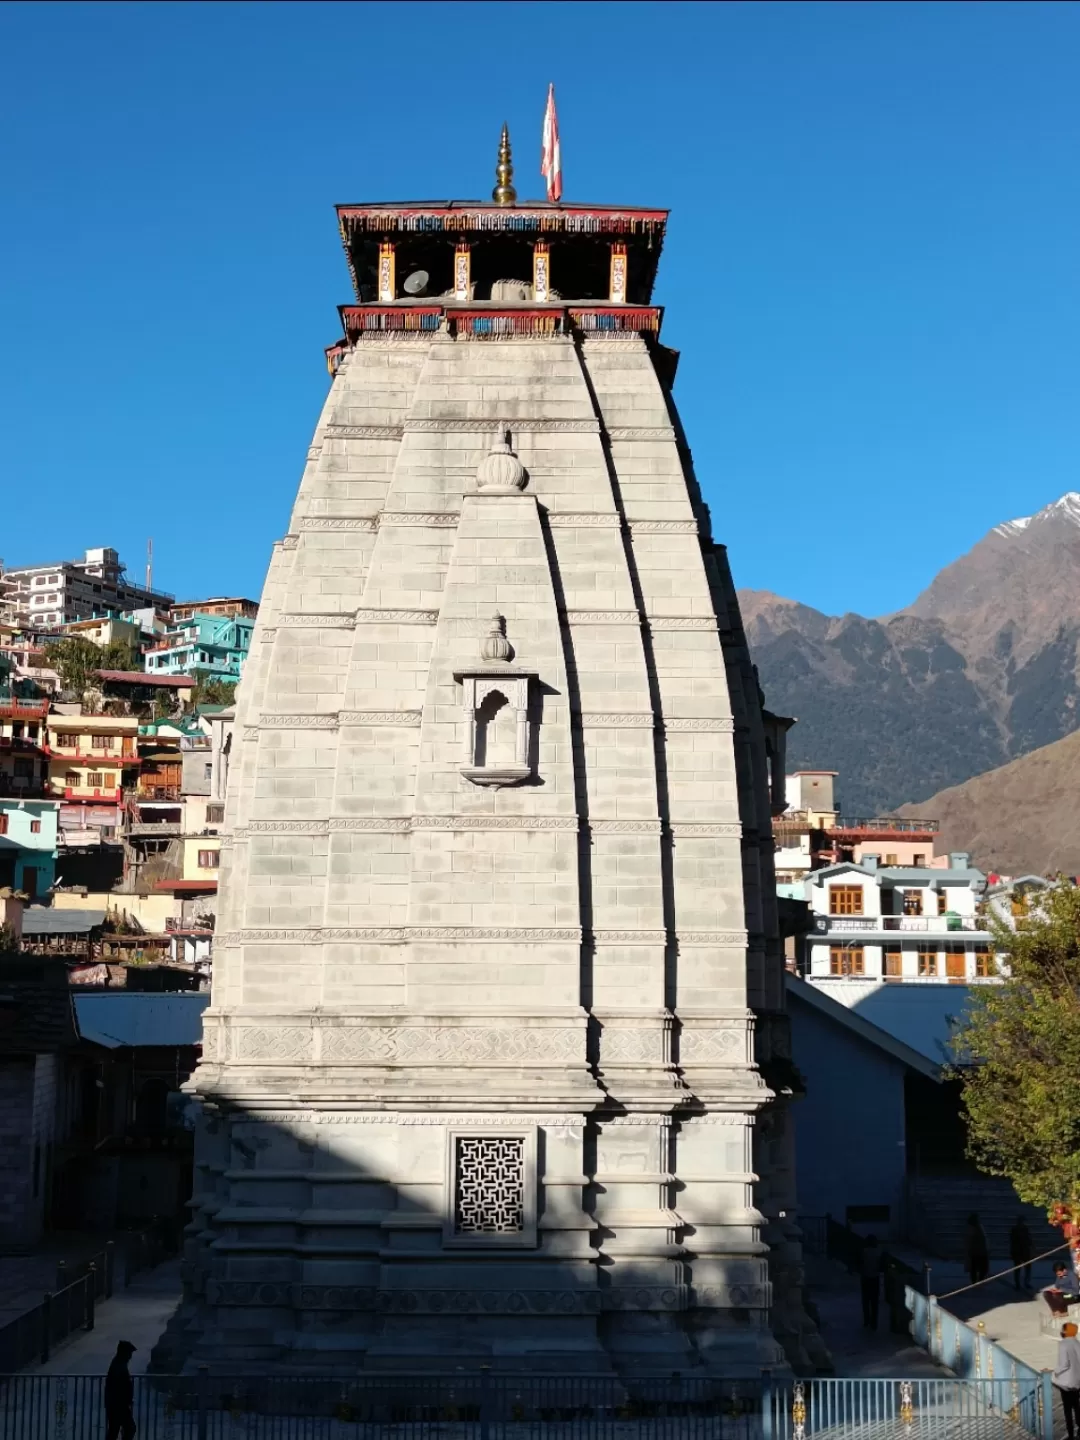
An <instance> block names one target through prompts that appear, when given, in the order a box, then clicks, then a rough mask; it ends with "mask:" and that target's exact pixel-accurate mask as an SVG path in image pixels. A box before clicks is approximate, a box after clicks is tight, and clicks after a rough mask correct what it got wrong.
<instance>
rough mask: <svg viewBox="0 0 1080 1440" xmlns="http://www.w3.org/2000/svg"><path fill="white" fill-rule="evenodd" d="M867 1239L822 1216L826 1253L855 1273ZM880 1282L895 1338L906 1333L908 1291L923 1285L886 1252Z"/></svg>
mask: <svg viewBox="0 0 1080 1440" xmlns="http://www.w3.org/2000/svg"><path fill="white" fill-rule="evenodd" d="M866 1243H867V1242H866V1237H865V1236H864V1235H860V1234H859V1233H858V1231H857V1230H852V1229H851V1227H850V1226H849V1225H841V1224H840V1223H839V1221H837V1220H834V1219H833V1217H832V1216H831V1215H826V1217H825V1253H826V1254H827V1255H828V1257H829V1259H830V1260H838V1261H839V1262H840V1263H841V1264H842V1265H846V1266H847V1268H848V1269H849V1270H850V1271H851V1272H852V1273H853V1274H854V1273H856V1272H857V1271H858V1270H859V1268H860V1265H861V1263H862V1255H863V1251H864V1249H865V1248H866ZM881 1283H882V1290H883V1292H884V1296H885V1304H886V1307H887V1308H888V1311H889V1329H890V1330H891V1331H892V1332H893V1334H894V1335H906V1334H907V1333H908V1306H907V1290H908V1289H909V1288H910V1287H912V1286H917V1285H919V1284H921V1283H922V1276H921V1275H919V1273H918V1271H916V1270H913V1269H912V1268H911V1266H910V1265H905V1264H904V1262H903V1261H902V1260H898V1259H897V1258H896V1256H895V1255H891V1254H890V1253H889V1251H888V1250H883V1251H882V1253H881Z"/></svg>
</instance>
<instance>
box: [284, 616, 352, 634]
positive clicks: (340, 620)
mask: <svg viewBox="0 0 1080 1440" xmlns="http://www.w3.org/2000/svg"><path fill="white" fill-rule="evenodd" d="M278 624H279V625H280V626H287V627H288V628H289V629H291V630H351V629H352V628H353V624H354V620H353V616H352V615H351V614H349V615H344V614H336V615H317V614H314V613H304V612H300V611H296V612H294V613H292V614H289V615H280V616H279V617H278Z"/></svg>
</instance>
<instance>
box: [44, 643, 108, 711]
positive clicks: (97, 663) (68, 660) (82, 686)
mask: <svg viewBox="0 0 1080 1440" xmlns="http://www.w3.org/2000/svg"><path fill="white" fill-rule="evenodd" d="M45 662H46V664H47V665H48V666H49V668H50V669H52V670H55V671H56V673H57V675H59V676H60V684H61V685H62V686H63V687H64V689H65V690H70V691H71V692H72V694H74V695H75V696H77V697H78V698H79V699H81V698H82V696H83V694H84V693H85V692H86V691H87V690H88V689H89V688H90V681H91V680H92V679H93V675H94V671H95V670H100V669H101V649H100V647H99V646H97V645H95V644H94V642H93V641H92V640H86V639H84V638H83V636H81V635H65V637H64V638H63V640H55V641H53V642H52V643H51V644H49V645H46V646H45Z"/></svg>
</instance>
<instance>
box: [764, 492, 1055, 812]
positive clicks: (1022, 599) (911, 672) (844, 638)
mask: <svg viewBox="0 0 1080 1440" xmlns="http://www.w3.org/2000/svg"><path fill="white" fill-rule="evenodd" d="M739 598H740V602H741V605H742V610H743V622H744V624H745V626H746V632H747V636H748V639H749V641H750V646H751V649H752V651H753V654H754V659H755V662H756V663H757V666H758V671H759V674H760V677H761V682H762V685H763V687H764V690H765V694H766V697H767V700H768V703H769V706H770V708H772V709H774V710H779V711H783V712H786V713H787V714H790V715H795V716H797V717H798V719H799V724H798V725H797V726H796V727H795V729H794V730H792V731H791V732H790V735H789V740H788V744H789V751H788V761H789V768H796V769H797V768H800V767H804V766H805V767H809V766H814V767H818V768H822V769H832V770H839V771H840V772H841V775H840V796H841V799H842V801H843V806H844V809H845V810H846V811H847V812H848V813H849V814H855V813H860V812H861V813H874V812H878V813H880V812H881V811H882V810H887V809H890V808H892V807H893V806H896V805H898V804H900V803H902V802H903V801H917V802H920V803H924V802H925V800H926V799H927V798H928V797H929V796H931V795H933V794H934V793H935V792H936V791H938V790H941V789H943V788H946V787H949V786H953V785H957V784H959V783H961V782H963V781H965V780H967V779H970V778H971V776H973V775H978V774H980V773H981V772H983V771H986V770H990V769H993V768H995V767H998V766H1001V765H1003V764H1005V763H1007V762H1008V761H1009V760H1011V759H1013V758H1014V757H1016V756H1018V755H1023V754H1026V753H1027V752H1028V751H1031V750H1034V749H1036V748H1037V747H1039V746H1043V745H1047V744H1050V743H1052V742H1053V741H1055V740H1057V739H1059V738H1061V737H1062V736H1063V735H1067V734H1070V733H1071V732H1072V731H1073V730H1074V729H1075V728H1076V726H1077V724H1078V723H1080V717H1078V714H1077V707H1078V704H1080V680H1078V676H1080V494H1076V493H1070V494H1068V495H1065V496H1063V497H1062V498H1061V499H1060V500H1057V501H1055V502H1054V504H1052V505H1048V506H1047V507H1046V508H1045V509H1044V510H1040V511H1039V513H1038V514H1037V515H1033V516H1025V517H1023V518H1022V519H1019V520H1010V521H1007V522H1005V523H1004V524H1002V525H998V526H996V527H995V528H994V529H993V530H991V531H990V532H989V534H987V535H985V536H984V537H983V539H982V540H980V541H979V542H978V544H977V545H975V546H974V547H973V548H972V549H971V550H969V551H968V553H967V554H966V555H962V556H961V557H960V558H959V559H958V560H955V561H953V563H952V564H951V565H948V566H946V567H945V569H944V570H942V571H941V573H940V574H939V575H938V576H937V577H936V578H935V579H934V581H933V582H932V583H931V584H930V585H929V586H928V587H927V589H926V590H924V591H923V592H922V594H921V595H919V596H918V598H917V599H916V600H915V601H914V603H913V604H912V605H910V606H909V607H908V608H907V609H906V610H903V611H900V612H898V613H897V614H895V615H887V616H882V617H881V618H879V619H869V618H867V617H864V616H861V615H854V614H848V615H843V616H828V615H823V614H822V613H821V612H820V611H817V610H813V609H811V608H810V607H809V606H806V605H801V604H799V603H797V602H796V601H792V600H785V599H782V598H781V597H779V596H777V595H773V594H770V593H769V592H766V591H753V590H749V591H741V592H740V597H739Z"/></svg>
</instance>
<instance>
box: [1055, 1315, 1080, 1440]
mask: <svg viewBox="0 0 1080 1440" xmlns="http://www.w3.org/2000/svg"><path fill="white" fill-rule="evenodd" d="M1054 1384H1055V1385H1056V1386H1057V1388H1058V1389H1059V1390H1060V1391H1061V1408H1062V1409H1063V1410H1064V1411H1065V1432H1066V1434H1067V1436H1068V1440H1077V1432H1078V1431H1080V1340H1077V1338H1076V1326H1075V1325H1073V1324H1071V1323H1070V1324H1067V1325H1063V1326H1062V1327H1061V1339H1060V1340H1059V1341H1058V1353H1057V1364H1056V1365H1055V1366H1054Z"/></svg>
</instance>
